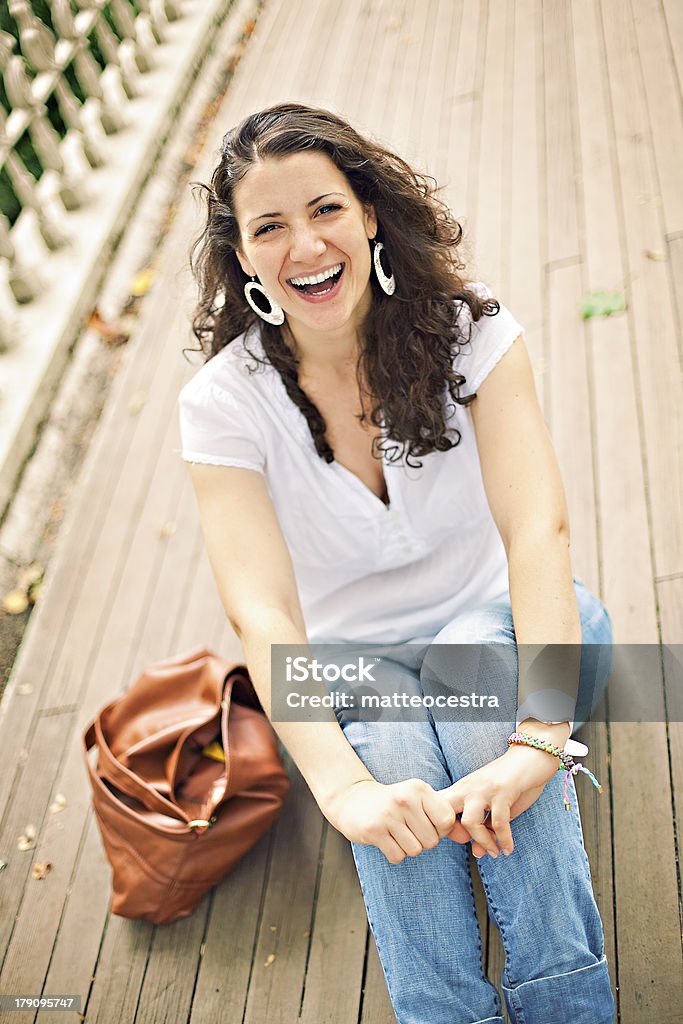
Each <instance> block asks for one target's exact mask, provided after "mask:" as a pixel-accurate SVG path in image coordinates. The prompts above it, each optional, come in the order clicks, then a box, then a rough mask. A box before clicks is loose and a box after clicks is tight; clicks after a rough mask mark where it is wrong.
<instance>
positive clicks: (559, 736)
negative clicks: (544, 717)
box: [516, 718, 571, 750]
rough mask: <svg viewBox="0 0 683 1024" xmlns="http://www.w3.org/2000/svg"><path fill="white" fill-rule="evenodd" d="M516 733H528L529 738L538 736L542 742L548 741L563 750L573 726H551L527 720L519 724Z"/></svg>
mask: <svg viewBox="0 0 683 1024" xmlns="http://www.w3.org/2000/svg"><path fill="white" fill-rule="evenodd" d="M516 731H517V732H523V733H526V734H527V735H528V736H536V737H537V738H538V739H540V740H548V741H549V742H550V743H553V744H554V745H555V746H556V747H559V748H560V750H563V749H564V746H565V744H566V742H567V740H568V739H569V737H570V735H571V724H570V723H569V722H560V723H558V724H556V725H549V724H548V723H547V722H539V721H538V720H537V719H535V718H525V719H524V721H523V722H520V723H519V725H518V726H517V729H516Z"/></svg>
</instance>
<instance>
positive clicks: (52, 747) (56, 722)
mask: <svg viewBox="0 0 683 1024" xmlns="http://www.w3.org/2000/svg"><path fill="white" fill-rule="evenodd" d="M73 717H74V716H73V713H72V712H66V713H64V714H61V715H46V716H44V717H42V718H41V719H39V721H38V723H37V725H36V728H35V732H34V735H33V743H32V745H31V749H30V751H29V754H28V757H27V759H26V762H25V764H24V770H23V772H22V774H21V777H20V779H19V783H18V785H17V788H16V791H15V793H14V799H13V800H12V802H11V804H10V805H9V807H8V809H7V814H6V817H5V820H4V822H3V828H2V832H1V833H0V848H1V849H2V850H3V853H4V851H7V852H6V854H4V859H5V860H6V861H7V867H6V868H5V869H4V870H3V873H2V885H1V886H0V963H1V971H0V985H1V986H2V991H3V992H16V993H29V992H31V993H32V992H35V991H36V989H35V987H34V985H33V984H31V982H32V981H33V971H34V966H33V948H34V946H35V944H40V941H41V935H40V931H39V922H38V921H37V920H36V919H35V916H34V917H29V918H28V920H27V923H26V925H27V933H28V934H27V936H26V940H25V942H24V943H23V944H22V945H23V948H22V953H23V955H21V956H7V954H6V950H7V945H8V942H9V940H10V937H11V936H12V935H13V933H14V931H15V921H16V915H17V911H18V909H19V907H20V906H21V904H22V902H23V901H26V902H27V903H30V904H31V905H32V906H41V905H42V904H43V902H44V901H46V902H47V903H48V904H50V900H51V895H52V892H53V890H54V888H55V887H54V885H51V884H50V883H53V882H54V877H53V876H48V878H47V879H45V880H44V881H42V882H39V881H36V880H35V879H33V878H31V867H32V865H33V864H34V863H35V862H36V861H40V860H42V858H41V857H37V856H36V852H35V851H34V852H31V851H28V850H27V851H20V850H18V849H17V842H18V840H19V837H20V836H21V835H23V834H24V833H25V830H26V827H27V826H29V825H32V826H33V827H34V828H35V830H36V851H40V850H41V849H42V840H43V822H44V820H45V818H46V815H47V808H48V805H49V802H50V797H51V793H52V786H53V781H54V772H55V766H56V764H57V765H58V764H59V761H60V760H61V752H62V750H63V747H64V737H65V735H68V733H69V731H70V726H71V725H72V719H73ZM54 752H56V755H55V754H54ZM55 870H56V871H58V872H59V871H61V870H62V866H61V865H59V863H57V864H56V867H55ZM29 953H30V955H29Z"/></svg>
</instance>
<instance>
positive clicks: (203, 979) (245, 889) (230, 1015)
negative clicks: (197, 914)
mask: <svg viewBox="0 0 683 1024" xmlns="http://www.w3.org/2000/svg"><path fill="white" fill-rule="evenodd" d="M288 813H289V807H288V805H287V804H286V805H285V807H284V810H283V814H285V815H286V814H288ZM274 835H275V833H274V830H271V831H270V832H269V833H268V835H266V836H264V837H263V838H262V839H261V840H259V842H258V844H257V845H256V846H255V847H254V848H253V849H252V850H250V852H249V853H248V854H247V856H246V857H244V858H243V859H242V860H241V861H240V862H239V864H238V865H237V867H236V868H235V870H234V871H233V872H232V873H231V874H230V875H229V876H228V877H227V878H226V879H225V880H224V881H223V882H221V884H220V885H219V886H218V887H217V888H216V891H215V893H214V896H213V899H212V901H211V909H210V912H209V919H208V923H207V929H206V935H205V936H204V939H203V941H202V943H201V946H200V949H199V954H200V963H199V972H198V975H197V987H196V990H195V993H194V996H193V1000H192V1012H191V1015H190V1018H189V1020H190V1024H215V1021H218V1020H225V1021H233V1020H235V1021H241V1020H242V1016H243V1014H244V1007H245V1003H246V994H247V989H248V986H249V977H250V974H251V971H252V954H253V950H254V944H255V941H256V936H257V931H258V927H259V923H260V918H261V900H260V897H261V893H262V892H263V890H264V888H265V885H266V880H267V872H268V864H269V859H270V856H271V846H272V843H273V838H274ZM229 925H230V926H229ZM267 927H268V928H270V927H271V926H269V925H267ZM272 927H276V926H272Z"/></svg>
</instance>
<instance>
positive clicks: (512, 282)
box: [500, 0, 545, 400]
mask: <svg viewBox="0 0 683 1024" xmlns="http://www.w3.org/2000/svg"><path fill="white" fill-rule="evenodd" d="M514 13H515V17H514V39H513V41H512V45H511V49H512V50H513V53H514V64H513V75H512V83H511V88H510V91H511V94H512V115H511V121H512V145H511V153H510V219H509V231H508V233H507V234H506V237H505V239H504V242H505V248H504V249H503V259H502V268H501V274H500V283H501V295H502V300H503V302H504V303H505V305H509V306H510V309H511V310H512V312H513V313H514V315H515V316H516V317H517V319H518V320H519V322H520V323H521V324H522V325H523V327H524V328H525V342H526V346H527V349H528V351H529V355H530V358H531V361H532V365H533V367H534V375H535V379H536V387H537V391H538V394H539V399H541V400H542V398H543V375H544V373H545V363H544V356H545V338H544V331H543V300H542V293H543V288H544V279H543V272H542V264H543V260H542V257H541V249H540V243H541V238H540V226H541V213H540V210H539V196H540V195H542V188H544V187H545V185H544V184H543V185H542V183H541V176H540V169H539V162H538V153H539V145H540V142H539V129H538V117H537V114H536V110H537V107H538V104H539V102H540V99H541V98H540V97H539V95H538V91H537V88H536V83H537V80H538V67H537V59H538V58H537V35H538V33H539V31H540V22H539V19H538V17H537V12H536V4H535V2H534V0H519V2H518V3H517V5H516V6H515V12H514Z"/></svg>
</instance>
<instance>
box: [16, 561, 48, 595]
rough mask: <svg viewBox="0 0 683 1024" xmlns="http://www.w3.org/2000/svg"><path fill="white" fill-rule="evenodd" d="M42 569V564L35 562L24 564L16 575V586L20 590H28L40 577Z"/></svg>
mask: <svg viewBox="0 0 683 1024" xmlns="http://www.w3.org/2000/svg"><path fill="white" fill-rule="evenodd" d="M44 571H45V570H44V569H43V566H42V565H38V564H37V563H36V562H33V563H32V564H31V565H25V566H24V568H23V569H22V570H21V571H20V573H19V575H18V576H17V586H18V587H19V589H20V590H30V588H31V587H32V586H33V584H34V583H37V582H38V580H39V579H41V578H42V576H43V573H44Z"/></svg>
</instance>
